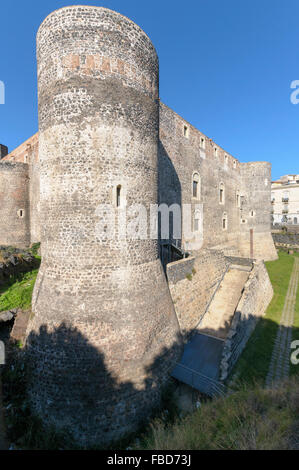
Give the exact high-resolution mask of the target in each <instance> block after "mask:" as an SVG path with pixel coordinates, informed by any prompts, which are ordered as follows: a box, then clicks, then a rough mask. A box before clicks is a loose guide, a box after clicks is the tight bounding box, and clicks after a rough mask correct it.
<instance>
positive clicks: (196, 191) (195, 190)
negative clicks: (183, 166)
mask: <svg viewBox="0 0 299 470" xmlns="http://www.w3.org/2000/svg"><path fill="white" fill-rule="evenodd" d="M192 197H194V198H196V199H199V198H200V178H199V174H198V173H194V175H193V178H192Z"/></svg>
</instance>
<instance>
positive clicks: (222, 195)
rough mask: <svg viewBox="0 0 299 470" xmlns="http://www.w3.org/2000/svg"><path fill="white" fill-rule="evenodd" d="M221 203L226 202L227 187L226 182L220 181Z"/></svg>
mask: <svg viewBox="0 0 299 470" xmlns="http://www.w3.org/2000/svg"><path fill="white" fill-rule="evenodd" d="M219 203H220V204H224V203H225V187H224V183H220V185H219Z"/></svg>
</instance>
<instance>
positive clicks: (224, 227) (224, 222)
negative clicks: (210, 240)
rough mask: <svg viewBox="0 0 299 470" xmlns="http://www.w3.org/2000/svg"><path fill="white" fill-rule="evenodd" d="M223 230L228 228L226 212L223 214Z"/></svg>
mask: <svg viewBox="0 0 299 470" xmlns="http://www.w3.org/2000/svg"><path fill="white" fill-rule="evenodd" d="M222 230H227V214H226V213H224V214H223V216H222Z"/></svg>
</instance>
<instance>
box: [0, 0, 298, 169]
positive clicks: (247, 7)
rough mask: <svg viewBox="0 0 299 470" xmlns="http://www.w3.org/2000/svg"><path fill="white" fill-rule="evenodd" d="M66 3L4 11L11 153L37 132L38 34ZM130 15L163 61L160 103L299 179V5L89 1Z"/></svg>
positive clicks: (233, 0)
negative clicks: (297, 96) (296, 83)
mask: <svg viewBox="0 0 299 470" xmlns="http://www.w3.org/2000/svg"><path fill="white" fill-rule="evenodd" d="M71 4H73V3H72V1H60V0H42V1H41V0H38V1H35V0H27V1H26V2H25V1H24V0H11V1H10V2H1V6H0V13H1V14H0V18H1V23H0V58H1V60H0V80H1V81H3V82H4V83H5V86H6V102H5V105H0V143H2V144H5V145H8V147H9V150H13V149H14V148H15V147H16V146H18V145H19V144H20V143H22V142H23V141H24V140H26V139H27V138H28V137H30V136H31V135H32V134H34V133H35V132H36V131H37V130H38V128H37V127H38V126H37V86H36V61H35V35H36V31H37V29H38V27H39V24H40V23H41V22H42V20H43V19H44V18H45V17H46V16H47V15H48V14H49V13H50V12H51V11H53V10H55V9H57V8H60V7H63V6H67V5H71ZM78 4H81V5H83V4H87V5H97V6H105V7H107V8H111V9H113V10H116V11H119V12H120V13H122V14H124V15H126V16H128V17H129V18H131V19H132V20H133V21H135V22H136V23H137V24H138V25H139V26H140V27H141V28H143V29H144V30H145V32H146V33H147V34H148V35H149V37H150V38H151V39H152V41H153V43H154V45H155V47H156V49H157V51H158V54H159V58H160V95H161V100H162V101H163V102H164V103H165V104H167V105H168V106H170V107H171V108H173V109H174V110H175V111H176V112H177V113H179V114H180V115H181V116H183V117H184V118H185V119H187V120H188V121H190V122H191V124H193V125H194V126H195V127H197V128H198V129H200V130H201V131H202V132H204V133H205V134H207V135H208V136H209V137H211V138H212V139H214V140H215V141H216V142H217V143H218V144H219V145H220V146H222V147H223V148H225V149H226V150H227V151H228V152H230V153H231V154H232V155H234V156H235V157H237V158H238V159H240V160H241V161H253V160H267V161H271V162H272V176H273V178H278V177H279V176H280V175H283V174H286V173H299V163H298V162H299V158H298V157H299V145H298V144H299V104H298V105H293V104H291V102H290V95H291V91H292V90H291V89H290V84H291V82H292V81H293V80H299V57H298V56H299V26H298V18H299V2H298V0H242V1H240V0H226V1H224V0H185V1H181V0H106V1H102V2H97V1H92V0H90V1H88V2H85V1H84V0H82V1H80V2H78Z"/></svg>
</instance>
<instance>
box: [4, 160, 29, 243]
mask: <svg viewBox="0 0 299 470" xmlns="http://www.w3.org/2000/svg"><path fill="white" fill-rule="evenodd" d="M0 200H1V217H0V233H1V239H0V242H1V243H0V244H1V245H13V246H16V247H20V248H23V247H26V246H28V245H29V243H30V206H29V174H28V165H27V164H24V163H13V162H7V161H5V162H1V164H0Z"/></svg>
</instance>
